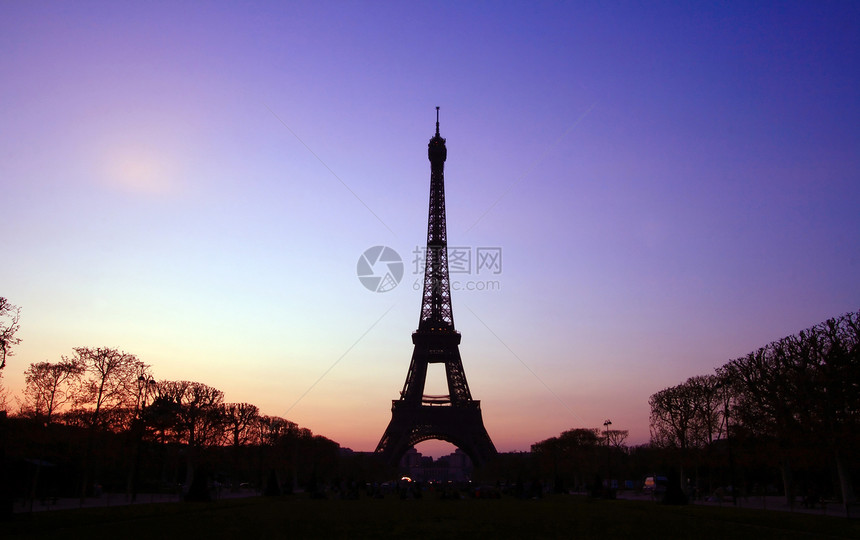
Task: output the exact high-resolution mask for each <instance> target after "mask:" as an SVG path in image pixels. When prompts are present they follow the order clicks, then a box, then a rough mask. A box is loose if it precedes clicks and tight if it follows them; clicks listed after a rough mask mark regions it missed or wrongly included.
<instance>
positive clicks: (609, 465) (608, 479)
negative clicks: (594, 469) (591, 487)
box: [603, 418, 612, 499]
mask: <svg viewBox="0 0 860 540" xmlns="http://www.w3.org/2000/svg"><path fill="white" fill-rule="evenodd" d="M611 425H612V420H609V419H608V418H607V419H606V421H605V422H603V429H604V430H605V431H606V490H607V491H606V493H607V496H608V497H609V498H610V499H611V498H612V453H611V452H610V450H609V426H611Z"/></svg>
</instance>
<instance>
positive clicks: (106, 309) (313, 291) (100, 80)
mask: <svg viewBox="0 0 860 540" xmlns="http://www.w3.org/2000/svg"><path fill="white" fill-rule="evenodd" d="M320 4H321V3H320V2H306V3H295V2H291V3H287V2H272V3H255V4H241V5H233V4H226V3H225V4H222V3H212V2H207V3H185V4H181V3H178V2H164V3H153V2H147V3H140V4H138V5H133V4H130V3H125V2H121V3H116V2H105V3H87V2H74V3H69V2H42V3H30V2H5V3H3V4H0V50H2V51H3V54H2V55H0V73H2V77H0V115H1V116H0V118H2V129H0V182H2V199H0V200H2V202H3V204H2V207H3V217H4V220H3V225H4V226H3V231H4V233H3V236H2V238H3V240H2V244H0V246H2V252H3V264H2V265H0V296H5V297H7V298H8V299H9V300H10V301H11V302H13V303H14V304H17V305H19V306H21V307H22V310H23V311H22V319H21V331H20V333H19V336H20V337H21V338H22V339H23V342H22V343H21V345H20V346H19V347H18V348H17V353H16V356H14V357H12V358H10V359H9V363H8V366H7V368H6V369H5V370H4V374H3V376H4V384H5V385H6V387H7V388H9V390H10V392H11V394H12V398H11V401H12V404H11V405H12V408H15V403H14V398H15V396H18V395H20V390H21V388H22V385H23V371H24V370H25V369H26V368H27V366H28V365H29V364H30V363H32V362H40V361H44V360H49V361H57V360H59V358H60V356H61V355H69V354H71V353H72V348H73V347H76V346H93V347H96V346H109V347H117V348H120V349H123V350H126V351H128V352H132V353H134V354H137V355H138V356H139V357H140V358H141V359H142V360H143V361H145V362H147V363H148V364H150V365H151V366H152V368H153V372H154V374H155V376H156V378H158V379H173V380H178V379H188V380H195V381H200V382H203V383H206V384H209V385H212V386H215V387H217V388H219V389H221V390H223V391H224V392H225V394H226V399H227V400H228V401H247V402H251V403H254V404H256V405H258V406H259V407H260V408H261V409H262V411H263V412H264V413H266V414H271V415H279V416H284V417H286V418H288V419H290V420H292V421H295V422H297V423H299V424H300V425H302V426H306V427H309V428H310V429H312V430H313V431H314V432H316V433H320V434H322V435H325V436H328V437H330V438H332V439H334V440H336V441H338V442H340V443H341V444H343V445H345V446H349V447H352V448H353V449H356V450H372V449H373V448H374V447H375V446H376V443H377V442H378V440H379V437H380V436H381V435H382V432H383V430H384V429H385V426H386V425H387V423H388V420H389V419H390V400H391V399H394V398H396V397H397V396H398V392H399V390H400V389H401V388H402V385H403V382H404V380H405V377H406V371H407V368H408V365H409V358H410V355H411V353H412V344H411V339H410V334H411V332H412V331H413V330H414V329H415V328H416V327H417V323H418V316H419V310H420V290H416V289H420V282H421V277H422V276H421V275H420V274H415V273H414V269H415V265H414V264H413V259H414V255H413V251H414V250H415V248H416V246H420V245H421V244H422V243H423V242H424V238H425V235H426V226H427V223H426V219H427V216H426V214H427V196H428V190H429V174H430V166H429V162H428V161H427V154H426V144H427V140H428V139H429V138H430V137H431V136H432V135H433V131H434V122H435V110H434V107H435V106H437V105H439V106H441V107H442V110H441V132H442V136H443V137H446V138H447V140H448V143H447V145H448V162H447V164H446V190H447V204H448V237H449V245H451V246H458V247H461V248H463V249H464V250H465V251H467V252H469V253H470V254H471V255H472V257H473V258H477V249H478V248H479V247H494V248H500V249H501V253H502V269H501V273H499V274H491V273H487V271H486V269H484V270H482V272H481V273H478V272H477V270H476V268H474V266H475V265H474V262H473V268H472V269H471V270H472V271H471V273H464V274H456V275H454V274H452V279H454V280H455V281H456V282H457V283H458V285H459V286H460V287H461V289H460V290H455V291H454V292H453V309H454V319H455V323H456V325H457V328H458V329H459V330H460V331H461V332H462V334H463V341H462V345H461V354H462V357H463V362H464V366H465V370H466V375H467V378H468V381H469V385H470V387H471V390H472V393H473V396H474V397H475V398H476V399H480V400H481V401H482V408H483V411H484V421H485V424H486V426H487V429H488V431H489V432H490V435H491V436H492V438H493V439H494V442H495V443H496V446H497V447H498V449H499V450H503V451H508V450H527V449H528V448H529V445H530V444H531V443H533V442H535V441H538V440H541V439H545V438H547V437H551V436H554V435H557V434H558V433H559V432H561V431H564V430H566V429H570V428H574V427H602V426H603V421H604V420H605V419H607V418H609V419H611V420H612V422H613V427H614V428H618V429H629V430H630V439H629V441H628V442H632V443H644V442H647V440H648V437H649V434H648V413H649V409H648V401H647V400H648V397H649V396H650V395H651V394H653V393H654V392H656V391H658V390H661V389H663V388H665V387H667V386H672V385H675V384H678V383H680V382H682V381H683V380H685V379H686V378H688V377H690V376H693V375H700V374H706V373H711V372H712V370H713V369H714V368H715V367H717V366H719V365H722V364H723V363H725V362H727V361H728V360H730V359H732V358H735V357H738V356H740V355H743V354H745V353H747V352H750V351H751V350H753V349H755V348H757V347H759V346H762V345H764V344H766V343H768V342H770V341H772V340H775V339H779V338H781V337H783V336H786V335H789V334H792V333H795V332H797V331H799V330H801V329H803V328H806V327H808V326H810V325H812V324H815V323H817V322H819V321H821V320H824V319H826V318H828V317H831V316H835V315H838V314H841V313H844V312H846V311H853V310H856V309H858V307H860V280H858V277H857V276H858V275H860V257H858V255H860V128H858V126H860V100H858V87H860V84H858V83H860V67H858V66H860V4H858V3H856V2H807V3H794V2H774V3H765V2H756V3H727V4H716V5H715V4H713V3H702V4H699V5H693V6H690V7H686V6H684V7H681V6H676V5H670V4H668V3H666V4H662V3H657V5H655V3H650V2H646V3H632V2H631V3H627V2H622V3H615V4H609V5H600V6H598V5H596V4H588V5H579V4H578V3H567V4H558V3H534V2H522V3H501V2H486V3H477V2H474V3H467V4H466V6H465V7H464V6H463V5H461V4H462V3H444V2H428V3H423V4H419V3H400V2H397V3H395V2H391V3H382V2H331V3H324V4H323V5H322V6H321V5H320ZM583 4H584V3H583ZM375 245H386V246H390V247H392V248H393V249H395V250H396V251H398V252H399V253H400V255H401V256H402V257H403V259H404V262H405V268H406V275H405V277H404V279H403V282H401V283H400V285H399V286H398V287H397V288H396V289H394V290H392V291H389V292H386V293H374V292H371V291H368V290H367V289H365V288H364V287H363V286H362V284H361V283H360V282H359V280H358V279H357V277H356V264H357V261H358V258H359V256H360V255H361V253H362V252H363V251H364V250H365V249H366V248H368V247H371V246H375ZM468 287H472V288H473V289H474V288H479V287H484V288H485V290H465V289H466V288H468ZM490 289H491V290H490ZM430 375H431V376H432V377H433V379H431V380H430V381H429V382H428V386H429V389H428V392H429V393H433V392H432V390H433V387H434V384H436V383H438V384H441V372H439V373H434V372H433V371H432V370H431V374H430ZM438 393H441V391H440V392H438ZM436 448H437V447H436V446H427V447H426V448H425V451H427V452H430V453H434V452H436V450H435V449H436ZM419 449H420V448H419Z"/></svg>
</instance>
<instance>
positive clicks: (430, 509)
mask: <svg viewBox="0 0 860 540" xmlns="http://www.w3.org/2000/svg"><path fill="white" fill-rule="evenodd" d="M441 535H445V536H446V537H455V538H696V539H701V538H719V539H721V540H728V539H731V540H737V539H742V538H755V539H758V540H763V539H767V538H774V539H787V538H860V521H858V520H848V519H845V518H839V517H829V516H816V515H806V514H790V513H786V512H773V511H762V510H748V509H739V508H715V507H706V506H680V507H673V506H663V505H659V504H655V503H652V502H644V501H605V500H594V499H588V498H585V497H576V496H555V497H548V498H545V499H541V500H518V499H513V498H509V499H498V500H473V499H467V500H438V499H436V498H433V497H425V498H423V499H420V500H406V501H402V500H399V499H397V498H394V497H391V498H387V499H382V500H379V499H361V500H312V499H309V498H306V497H304V496H299V495H296V496H290V497H282V498H260V497H255V498H245V499H229V500H221V501H217V502H212V503H162V504H148V505H136V506H121V507H113V508H84V509H78V510H57V511H51V512H37V513H33V514H18V515H16V516H15V520H14V521H12V522H8V523H0V538H4V539H5V538H40V537H41V538H63V539H72V538H86V539H88V540H93V539H100V538H122V539H131V538H146V539H148V540H151V539H153V538H185V539H188V538H201V539H216V538H239V539H241V540H251V539H256V538H371V537H373V538H409V537H411V538H440V537H441Z"/></svg>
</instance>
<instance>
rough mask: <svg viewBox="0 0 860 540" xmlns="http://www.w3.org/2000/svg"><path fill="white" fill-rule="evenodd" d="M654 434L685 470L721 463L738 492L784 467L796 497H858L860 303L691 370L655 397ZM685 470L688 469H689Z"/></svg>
mask: <svg viewBox="0 0 860 540" xmlns="http://www.w3.org/2000/svg"><path fill="white" fill-rule="evenodd" d="M649 403H650V406H651V416H650V427H651V442H652V445H653V446H655V447H659V448H663V449H666V450H667V451H671V452H674V454H675V458H674V459H675V460H676V463H677V466H678V467H680V468H681V470H682V473H681V474H682V476H684V475H690V474H692V475H693V476H696V477H698V476H699V473H700V472H702V470H704V471H706V474H708V475H711V474H713V472H714V471H718V472H719V474H721V475H722V478H723V480H724V482H725V485H731V486H734V487H735V489H737V490H738V491H739V492H741V491H742V490H746V491H747V492H749V491H750V490H751V489H753V488H756V489H764V488H765V486H764V485H763V484H764V483H766V482H769V481H771V480H772V478H771V477H770V471H778V474H777V476H778V477H779V480H780V481H781V484H782V489H783V492H784V493H785V495H786V497H787V498H788V499H789V501H793V497H794V496H795V495H803V496H811V495H813V494H814V495H815V496H820V495H822V494H829V495H833V496H836V497H839V498H840V499H841V500H842V501H843V502H844V503H850V502H853V501H854V489H853V486H854V485H855V483H856V481H857V476H858V469H857V467H858V463H860V459H858V458H860V312H853V313H847V314H844V315H842V316H840V317H835V318H832V319H829V320H827V321H824V322H822V323H820V324H816V325H815V326H812V327H811V328H808V329H805V330H803V331H801V332H799V333H798V334H795V335H791V336H788V337H785V338H782V339H780V340H778V341H774V342H773V343H769V344H767V345H765V346H763V347H761V348H759V349H757V350H755V351H753V352H751V353H749V354H747V355H746V356H743V357H741V358H736V359H734V360H731V361H730V362H728V363H727V364H725V365H723V366H721V367H719V368H717V369H716V370H715V372H714V373H712V374H707V375H699V376H695V377H691V378H690V379H688V380H687V381H685V382H684V383H682V384H679V385H677V386H672V387H670V388H666V389H664V390H661V391H659V392H657V393H655V394H654V395H652V396H651V397H650V399H649ZM685 469H686V470H685Z"/></svg>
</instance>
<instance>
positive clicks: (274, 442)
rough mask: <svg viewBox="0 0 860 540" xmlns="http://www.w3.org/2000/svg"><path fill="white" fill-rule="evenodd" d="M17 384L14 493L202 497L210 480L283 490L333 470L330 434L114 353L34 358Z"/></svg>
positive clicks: (10, 448) (82, 350) (9, 444)
mask: <svg viewBox="0 0 860 540" xmlns="http://www.w3.org/2000/svg"><path fill="white" fill-rule="evenodd" d="M25 384H26V385H25V388H24V392H23V400H22V401H21V402H20V406H19V410H18V411H17V413H16V414H14V415H13V416H12V417H11V418H9V419H8V420H7V421H6V423H7V428H6V429H7V434H6V435H7V437H6V455H7V458H8V459H10V460H13V461H15V460H17V461H18V465H19V466H18V467H16V471H17V477H16V478H15V482H14V484H15V487H16V489H15V491H16V494H17V495H18V496H19V497H20V496H22V495H24V496H30V497H33V496H50V495H53V496H70V495H73V496H78V495H80V496H81V497H84V496H88V495H90V494H93V493H97V492H98V491H99V490H100V489H109V490H111V491H122V490H126V491H127V492H128V493H129V495H130V496H132V497H133V496H134V495H135V494H136V493H137V492H138V491H139V490H140V489H145V490H147V491H149V492H152V491H162V492H165V491H166V492H175V493H178V492H181V493H183V494H184V496H185V497H186V498H189V499H206V498H208V497H209V496H210V493H211V491H210V488H211V486H212V485H219V486H223V489H237V488H239V486H240V485H243V484H247V485H250V486H254V487H256V488H258V489H263V490H266V491H268V492H269V493H280V492H282V491H283V490H289V489H291V488H293V487H298V486H301V487H302V488H305V489H313V487H314V483H315V482H316V481H317V479H318V478H322V477H325V478H329V477H331V476H332V475H333V474H335V472H336V471H335V469H336V468H337V464H338V453H339V450H340V449H339V446H338V444H337V443H335V442H334V441H331V440H329V439H327V438H325V437H322V436H319V435H314V434H313V433H312V432H311V431H310V430H309V429H306V428H301V427H299V426H298V425H296V424H295V423H294V422H290V421H289V420H286V419H284V418H280V417H277V416H268V415H264V414H261V413H260V411H259V409H258V407H257V406H255V405H252V404H250V403H228V402H225V401H224V393H223V392H222V391H221V390H218V389H217V388H214V387H211V386H208V385H206V384H203V383H200V382H194V381H171V380H156V379H155V378H154V377H153V375H152V372H151V369H150V366H148V365H147V364H145V363H144V362H142V361H141V360H139V359H138V358H137V357H136V356H135V355H133V354H129V353H127V352H124V351H121V350H118V349H114V348H89V347H79V348H76V349H74V354H73V355H71V356H63V357H61V359H60V360H59V361H58V362H39V363H34V364H30V366H29V367H28V368H27V370H26V371H25Z"/></svg>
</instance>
